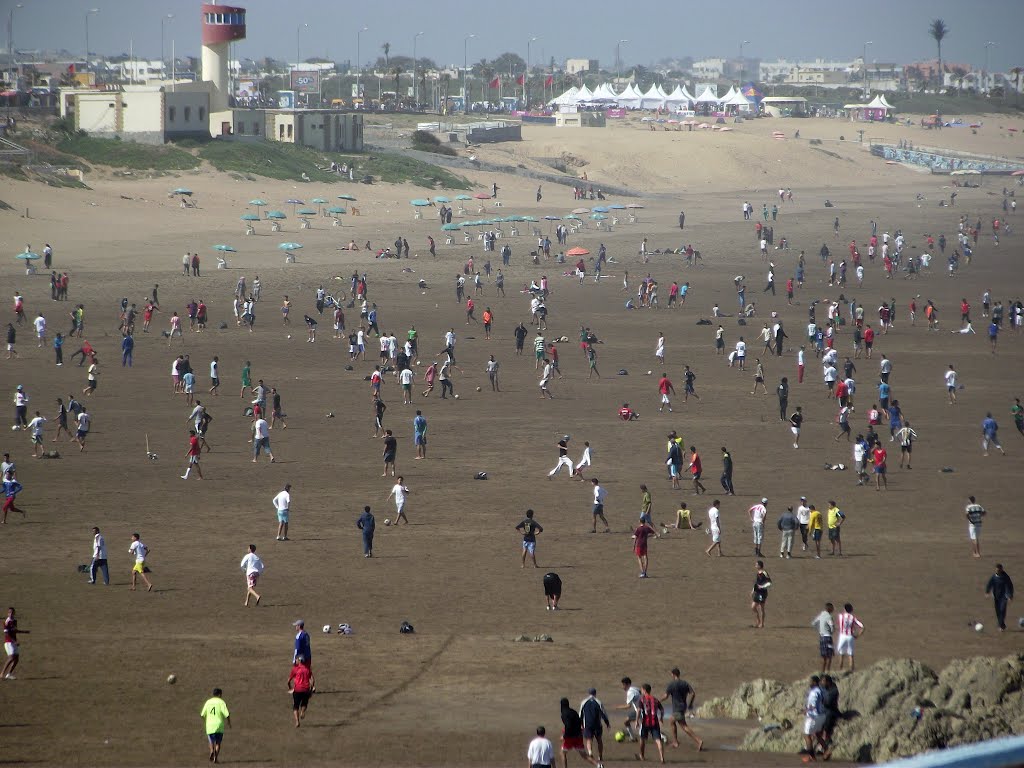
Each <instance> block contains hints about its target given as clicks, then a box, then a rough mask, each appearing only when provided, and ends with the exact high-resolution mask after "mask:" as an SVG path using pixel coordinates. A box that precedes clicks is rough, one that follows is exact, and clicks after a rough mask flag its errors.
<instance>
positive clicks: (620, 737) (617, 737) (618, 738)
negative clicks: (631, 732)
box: [615, 731, 626, 744]
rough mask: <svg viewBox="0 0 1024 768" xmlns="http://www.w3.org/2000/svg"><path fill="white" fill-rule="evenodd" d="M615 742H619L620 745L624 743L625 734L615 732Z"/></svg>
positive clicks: (623, 732)
mask: <svg viewBox="0 0 1024 768" xmlns="http://www.w3.org/2000/svg"><path fill="white" fill-rule="evenodd" d="M615 740H616V741H617V742H619V743H620V744H621V743H622V742H624V741H625V740H626V733H625V731H616V732H615Z"/></svg>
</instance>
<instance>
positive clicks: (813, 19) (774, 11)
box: [0, 0, 1024, 71]
mask: <svg viewBox="0 0 1024 768" xmlns="http://www.w3.org/2000/svg"><path fill="white" fill-rule="evenodd" d="M16 2H20V3H21V4H22V5H23V7H22V8H20V9H17V10H16V11H15V16H14V40H15V48H17V49H19V50H37V49H48V48H66V49H67V50H69V51H73V52H75V53H77V54H78V55H81V54H82V52H83V51H84V49H85V21H84V18H85V13H86V11H87V10H88V9H89V8H93V7H98V8H99V9H100V12H99V14H97V15H94V16H93V17H92V18H91V19H90V22H89V47H90V48H91V49H92V51H93V52H99V53H111V54H113V53H120V52H127V51H128V48H129V41H130V40H134V47H135V52H136V55H137V56H140V57H158V56H159V53H160V18H161V16H162V15H164V14H167V13H172V14H174V16H175V18H174V19H173V20H171V21H168V22H166V24H165V29H166V40H167V43H166V47H167V55H168V56H169V55H170V47H171V39H172V38H173V39H174V41H175V45H176V52H177V53H178V54H179V55H188V54H198V52H199V46H200V42H199V41H200V29H199V25H200V5H201V3H200V2H198V1H197V0H0V13H2V17H0V18H2V20H3V23H4V30H3V31H4V32H5V33H6V22H7V18H8V16H7V14H8V11H9V10H10V9H11V8H12V7H13V6H14V5H15V3H16ZM239 4H240V5H243V6H245V7H246V9H247V11H248V38H247V40H246V41H245V42H244V43H242V44H240V45H238V46H237V47H236V52H237V55H238V56H239V57H253V58H260V57H261V56H266V55H269V56H273V57H275V58H281V59H287V60H289V61H291V60H294V58H295V51H296V29H297V27H299V26H301V25H303V24H308V25H309V26H308V27H304V28H303V29H302V32H301V54H302V57H303V58H307V57H309V56H313V55H322V56H327V57H329V58H331V59H334V60H337V61H345V60H348V59H350V58H351V59H355V57H356V30H358V29H360V28H362V27H364V26H365V27H369V30H368V31H366V32H364V33H363V34H362V46H361V54H362V55H361V58H362V59H363V61H364V63H365V62H369V61H372V60H373V59H375V58H376V57H377V56H379V55H380V54H381V50H380V46H381V44H382V43H383V42H384V41H388V42H390V43H391V52H392V53H393V54H404V55H412V49H413V35H415V34H416V33H417V32H420V31H422V32H423V33H424V34H423V36H422V37H420V38H419V41H418V43H417V54H418V55H420V56H428V57H430V58H432V59H434V60H435V61H436V62H437V63H438V64H461V63H462V58H463V40H464V38H465V36H466V35H467V34H470V33H475V34H476V38H474V39H471V40H470V41H469V59H470V62H473V61H478V60H479V59H481V58H484V57H487V58H492V57H493V56H495V55H497V54H499V53H501V52H503V51H506V50H508V51H515V52H516V53H518V54H519V55H520V56H522V57H523V58H526V53H527V41H528V40H529V39H530V38H531V37H538V38H539V39H538V40H537V41H535V42H534V43H533V44H532V46H531V59H532V62H533V64H535V65H537V64H541V63H543V62H546V61H547V60H548V59H549V58H550V57H551V56H554V57H555V59H556V60H557V61H564V59H565V58H567V57H579V58H596V59H599V60H600V62H601V64H602V66H606V67H608V68H611V67H612V66H613V65H614V59H615V44H616V41H617V40H620V39H627V40H628V41H629V42H628V43H623V44H622V58H623V61H624V62H625V63H626V64H627V65H628V64H631V63H638V64H645V65H646V64H650V63H652V62H654V61H657V60H658V59H661V58H663V57H666V56H694V57H698V58H699V57H703V56H713V55H725V56H735V55H738V53H739V49H740V43H741V42H742V41H743V40H748V41H749V42H748V43H747V44H746V45H745V46H744V52H745V53H746V55H748V56H754V57H759V58H761V59H775V58H777V57H785V58H788V59H795V58H802V59H807V58H816V57H823V58H834V59H852V58H855V57H856V56H859V55H860V54H861V51H862V50H863V44H864V42H865V41H867V40H870V41H872V42H873V44H872V45H871V46H869V48H868V60H869V61H886V62H888V61H896V62H910V61H913V60H917V59H923V58H928V57H934V56H935V43H934V41H933V40H932V39H931V37H930V36H929V35H928V24H929V22H930V20H931V19H932V18H934V17H937V16H938V17H942V18H943V19H944V20H945V22H946V24H947V25H948V26H949V27H950V33H949V35H948V37H947V38H946V40H945V41H944V43H943V58H944V59H947V60H949V61H953V62H958V63H961V62H962V63H966V64H971V65H974V66H975V67H982V66H984V61H985V42H986V41H989V40H991V41H994V42H996V43H998V45H996V46H995V47H992V48H991V49H990V63H991V68H992V69H993V70H1003V71H1005V70H1008V69H1009V68H1011V67H1013V66H1015V65H1020V64H1024V44H1022V43H1021V41H1020V38H1021V30H1024V0H972V1H971V2H964V1H963V0H850V1H846V0H772V1H768V0H721V1H718V2H716V1H715V0H701V1H700V2H697V1H695V0H660V1H659V0H634V1H633V2H630V3H626V4H624V3H622V2H618V1H617V0H589V1H588V2H587V3H570V2H566V1H564V0H517V2H513V3H501V2H482V3H481V2H467V3H449V2H425V1H424V0H418V1H414V0H391V1H390V2H381V1H380V0H377V1H376V2H374V1H372V0H371V1H370V2H363V3H356V2H337V1H335V2H329V1H325V0H288V1H287V2H281V1H280V0H275V1H274V2H271V1H270V0H251V1H250V2H248V3H239ZM624 9H628V13H627V12H624ZM499 11H500V12H499ZM4 44H6V34H5V35H4Z"/></svg>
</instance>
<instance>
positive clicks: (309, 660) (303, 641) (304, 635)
mask: <svg viewBox="0 0 1024 768" xmlns="http://www.w3.org/2000/svg"><path fill="white" fill-rule="evenodd" d="M292 626H293V627H295V628H296V630H298V631H297V632H296V634H295V651H294V653H292V664H294V663H295V659H297V658H298V657H299V656H302V657H303V658H304V659H305V660H306V664H308V665H309V666H310V667H312V666H313V654H312V653H311V652H310V648H309V632H307V631H306V624H305V622H304V621H303V620H302V619H299V620H298V621H296V622H294V623H293V624H292Z"/></svg>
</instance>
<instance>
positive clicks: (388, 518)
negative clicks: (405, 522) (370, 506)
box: [384, 517, 391, 525]
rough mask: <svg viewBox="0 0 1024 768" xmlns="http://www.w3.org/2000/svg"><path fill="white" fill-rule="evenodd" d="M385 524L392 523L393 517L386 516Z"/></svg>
mask: <svg viewBox="0 0 1024 768" xmlns="http://www.w3.org/2000/svg"><path fill="white" fill-rule="evenodd" d="M384 525H391V518H390V517H385V518H384Z"/></svg>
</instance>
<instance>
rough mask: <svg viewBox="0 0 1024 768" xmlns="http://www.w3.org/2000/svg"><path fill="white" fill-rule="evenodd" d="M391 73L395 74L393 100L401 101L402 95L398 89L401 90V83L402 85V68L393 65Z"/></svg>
mask: <svg viewBox="0 0 1024 768" xmlns="http://www.w3.org/2000/svg"><path fill="white" fill-rule="evenodd" d="M391 74H392V75H394V76H395V100H396V101H401V100H402V96H401V94H400V93H399V91H400V90H401V85H402V68H401V67H394V68H392V70H391Z"/></svg>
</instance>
